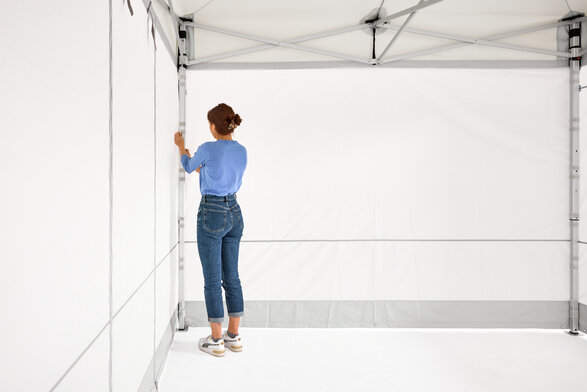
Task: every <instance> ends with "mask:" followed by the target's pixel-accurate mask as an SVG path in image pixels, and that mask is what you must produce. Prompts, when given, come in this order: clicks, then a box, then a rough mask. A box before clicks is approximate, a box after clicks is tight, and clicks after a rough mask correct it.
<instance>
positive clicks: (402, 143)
mask: <svg viewBox="0 0 587 392" xmlns="http://www.w3.org/2000/svg"><path fill="white" fill-rule="evenodd" d="M567 83H568V72H567V71H566V70H565V69H540V70H473V69H466V70H465V69H443V70H432V69H419V70H413V69H383V68H378V69H374V68H369V69H326V70H276V71H254V70H247V71H231V72H222V71H196V72H190V74H189V77H188V87H189V91H194V92H197V93H195V94H189V95H188V137H187V145H188V146H189V147H191V148H192V149H193V148H195V147H196V146H197V145H199V144H201V143H202V142H204V141H207V140H211V139H212V136H211V135H210V133H209V131H208V127H207V121H206V112H207V111H208V110H209V109H210V108H211V107H213V106H214V105H216V104H217V103H219V102H227V103H229V104H230V105H232V106H233V108H234V109H235V110H236V112H238V113H239V114H240V115H241V116H242V118H243V124H242V125H241V127H239V128H238V129H237V131H236V133H235V136H234V138H235V140H239V141H240V142H241V143H242V144H243V145H245V146H246V147H247V149H248V152H249V164H248V167H247V171H246V172H245V175H244V178H243V185H242V187H241V190H240V191H239V192H238V196H239V203H241V205H243V216H244V219H245V222H246V224H245V236H244V237H243V238H244V239H361V238H362V239H373V238H395V239H414V238H418V239H568V238H569V227H568V217H567V215H568V154H569V152H568V85H567ZM424 113H425V114H424ZM212 140H213V139H212ZM197 176H198V174H197V173H193V174H192V175H189V176H188V184H187V187H188V203H187V207H188V214H187V216H186V222H187V224H186V239H188V240H190V239H191V240H193V239H195V215H196V212H197V205H198V202H199V197H200V195H199V188H198V182H197V181H198V179H197ZM248 217H251V219H247V218H248ZM189 222H192V223H193V224H190V223H189Z"/></svg>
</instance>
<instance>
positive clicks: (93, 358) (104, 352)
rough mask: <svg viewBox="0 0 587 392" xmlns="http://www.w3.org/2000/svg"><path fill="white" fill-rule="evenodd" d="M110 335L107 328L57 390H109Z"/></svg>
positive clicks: (57, 391)
mask: <svg viewBox="0 0 587 392" xmlns="http://www.w3.org/2000/svg"><path fill="white" fill-rule="evenodd" d="M109 337H110V335H109V332H108V328H106V329H105V330H104V332H102V333H101V334H100V336H99V337H98V339H96V341H95V342H94V344H92V346H91V347H90V348H89V349H88V351H87V352H86V353H85V354H84V356H83V357H81V359H80V360H79V362H78V363H76V364H75V366H74V367H73V368H72V369H71V371H70V372H69V373H68V374H67V376H66V377H65V378H64V379H63V381H61V383H60V384H59V386H58V387H57V389H55V391H56V392H79V391H87V392H104V391H108V360H109V355H110V339H109Z"/></svg>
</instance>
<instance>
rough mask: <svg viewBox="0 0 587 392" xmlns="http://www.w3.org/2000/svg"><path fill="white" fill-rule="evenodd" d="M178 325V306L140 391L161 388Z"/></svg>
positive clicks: (145, 391) (144, 377)
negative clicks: (162, 377)
mask: <svg viewBox="0 0 587 392" xmlns="http://www.w3.org/2000/svg"><path fill="white" fill-rule="evenodd" d="M176 327H177V308H176V309H175V311H174V312H173V315H172V316H171V319H170V320H169V324H167V327H166V328H165V333H164V334H163V336H162V337H161V340H160V341H159V344H158V346H157V349H156V350H155V353H154V354H153V357H152V358H151V362H149V366H148V367H147V369H146V371H145V374H144V376H143V380H142V381H141V385H140V386H139V389H138V392H152V391H158V390H159V379H160V378H161V374H162V373H163V369H164V368H165V362H166V361H167V356H168V354H169V350H170V349H171V343H172V342H173V338H174V336H175V330H176ZM153 374H155V380H153Z"/></svg>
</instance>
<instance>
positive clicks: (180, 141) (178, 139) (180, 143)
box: [175, 131, 185, 149]
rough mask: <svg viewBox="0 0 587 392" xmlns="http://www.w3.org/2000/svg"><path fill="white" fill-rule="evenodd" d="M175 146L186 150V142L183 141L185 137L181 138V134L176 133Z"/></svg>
mask: <svg viewBox="0 0 587 392" xmlns="http://www.w3.org/2000/svg"><path fill="white" fill-rule="evenodd" d="M175 145H176V146H177V147H179V148H180V149H183V148H185V141H184V140H183V136H181V132H179V131H177V132H175Z"/></svg>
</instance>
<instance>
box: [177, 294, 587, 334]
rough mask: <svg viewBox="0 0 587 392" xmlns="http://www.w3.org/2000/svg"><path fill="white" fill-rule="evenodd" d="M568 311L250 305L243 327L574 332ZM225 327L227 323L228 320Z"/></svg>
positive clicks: (448, 304)
mask: <svg viewBox="0 0 587 392" xmlns="http://www.w3.org/2000/svg"><path fill="white" fill-rule="evenodd" d="M185 305H186V323H187V325H189V326H192V327H203V326H208V325H209V324H208V321H207V320H208V317H207V313H206V304H205V302H204V301H186V303H185ZM568 312H569V302H568V301H402V300H388V301H383V300H380V301H245V310H244V316H243V318H242V319H241V321H240V325H241V326H243V327H261V328H262V327H269V328H272V327H273V328H359V327H363V328H373V327H384V328H552V329H564V328H568V327H569V313H568ZM225 314H226V308H225ZM223 324H228V319H227V318H226V319H225V321H224V323H223ZM585 324H586V323H584V325H585Z"/></svg>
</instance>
